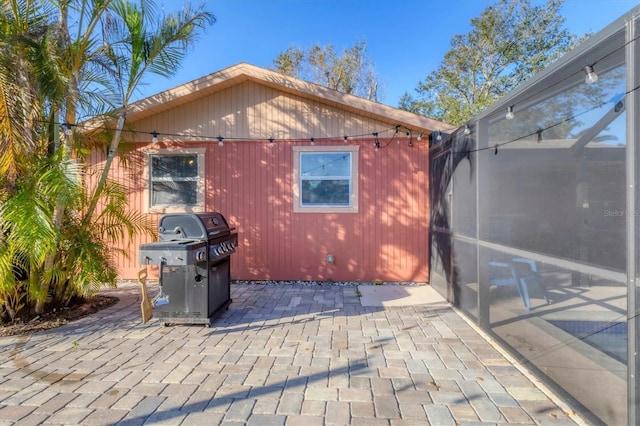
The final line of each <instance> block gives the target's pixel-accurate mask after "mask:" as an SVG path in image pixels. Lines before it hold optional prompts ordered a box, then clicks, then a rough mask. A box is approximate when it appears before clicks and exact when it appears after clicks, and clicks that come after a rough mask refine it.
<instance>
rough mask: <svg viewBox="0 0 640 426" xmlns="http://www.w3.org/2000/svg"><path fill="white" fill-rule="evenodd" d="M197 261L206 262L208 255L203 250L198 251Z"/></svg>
mask: <svg viewBox="0 0 640 426" xmlns="http://www.w3.org/2000/svg"><path fill="white" fill-rule="evenodd" d="M196 260H197V261H198V262H204V261H205V260H207V254H206V253H205V252H204V251H202V250H200V251H198V252H197V253H196Z"/></svg>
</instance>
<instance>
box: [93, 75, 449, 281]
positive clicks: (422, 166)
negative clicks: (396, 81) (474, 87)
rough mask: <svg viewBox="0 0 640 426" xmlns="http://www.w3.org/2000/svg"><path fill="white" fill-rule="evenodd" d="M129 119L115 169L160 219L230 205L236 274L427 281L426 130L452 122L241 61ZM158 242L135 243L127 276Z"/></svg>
mask: <svg viewBox="0 0 640 426" xmlns="http://www.w3.org/2000/svg"><path fill="white" fill-rule="evenodd" d="M127 125H128V126H129V127H128V129H129V131H128V132H125V133H124V135H123V142H129V143H128V144H126V146H128V147H129V148H130V149H131V151H130V152H128V153H127V154H126V155H125V156H124V158H126V159H127V161H126V164H123V163H122V162H120V161H119V160H118V159H116V161H115V162H114V165H113V167H112V175H111V177H112V179H115V180H118V181H120V182H121V183H122V184H124V185H126V186H127V187H128V188H129V192H130V205H131V206H132V208H135V209H137V210H139V211H141V212H143V213H145V214H149V215H152V219H153V220H154V221H156V223H157V220H158V219H159V218H160V216H161V215H162V214H163V213H168V212H201V211H217V212H221V213H222V214H223V215H224V216H225V218H226V219H227V221H228V222H229V223H230V225H231V226H235V227H236V228H237V231H238V234H239V239H238V250H237V252H236V253H235V254H234V255H233V256H232V263H231V276H232V278H233V279H239V280H324V281H378V280H379V281H391V282H403V281H413V282H427V281H428V277H429V246H428V230H429V206H428V195H429V142H428V141H429V140H430V138H431V136H432V133H433V134H435V133H436V132H438V131H442V130H445V129H446V128H447V127H449V126H447V125H446V124H444V123H441V122H438V121H435V120H432V119H429V118H426V117H422V116H419V115H415V114H412V113H409V112H406V111H402V110H398V109H395V108H391V107H388V106H385V105H382V104H379V103H374V102H370V101H367V100H364V99H361V98H358V97H355V96H351V95H346V94H342V93H339V92H336V91H334V90H330V89H327V88H324V87H321V86H318V85H315V84H311V83H307V82H304V81H301V80H297V79H294V78H290V77H286V76H284V75H281V74H279V73H276V72H273V71H269V70H265V69H262V68H258V67H255V66H252V65H248V64H244V63H242V64H238V65H235V66H232V67H230V68H227V69H224V70H222V71H218V72H215V73H213V74H209V75H207V76H205V77H202V78H200V79H198V80H194V81H191V82H189V83H186V84H183V85H181V86H178V87H176V88H173V89H171V90H168V91H166V92H162V93H159V94H157V95H154V96H151V97H148V98H146V99H143V100H141V101H139V102H136V103H135V104H133V105H132V106H131V109H130V112H129V114H128V115H127ZM93 160H94V162H95V163H96V165H97V167H100V166H101V164H100V163H101V162H103V161H104V158H102V157H101V156H100V155H99V154H95V157H94V158H93ZM149 241H152V239H151V238H150V237H146V236H145V237H143V238H142V239H139V240H136V241H129V242H127V244H128V247H130V256H129V258H120V259H118V265H119V268H120V271H121V273H120V277H121V278H124V279H127V278H134V277H135V276H136V272H137V271H138V270H139V269H140V267H141V265H140V264H139V263H138V246H139V245H140V244H141V243H145V242H149Z"/></svg>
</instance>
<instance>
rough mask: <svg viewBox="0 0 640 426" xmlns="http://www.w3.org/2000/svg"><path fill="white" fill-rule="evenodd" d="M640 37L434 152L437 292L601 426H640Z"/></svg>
mask: <svg viewBox="0 0 640 426" xmlns="http://www.w3.org/2000/svg"><path fill="white" fill-rule="evenodd" d="M639 26H640V7H637V8H635V9H633V10H632V11H630V12H629V13H628V14H627V15H625V16H624V17H622V18H620V19H619V20H617V21H616V22H614V23H613V24H611V25H610V26H608V27H606V28H605V29H604V30H603V31H601V32H600V33H598V34H596V35H595V36H593V37H591V38H590V39H588V40H587V41H585V42H584V43H582V44H581V45H580V46H579V47H578V48H577V49H575V50H574V51H572V52H570V53H569V54H567V55H566V56H565V57H564V58H562V59H561V60H559V61H558V62H556V63H554V64H553V65H552V66H550V67H549V68H548V69H546V70H545V71H543V72H542V73H540V74H539V75H538V76H536V77H535V78H533V79H532V80H530V81H528V82H527V83H525V84H523V85H522V86H520V87H519V88H517V89H516V90H515V91H513V92H512V93H511V94H509V95H508V96H507V97H505V98H504V99H502V100H501V101H500V102H498V103H497V104H495V105H494V106H492V107H491V108H489V109H487V110H486V111H484V112H483V113H481V114H480V115H478V116H477V117H474V119H473V120H471V121H470V122H469V123H468V125H466V126H463V127H461V128H460V129H458V130H457V131H456V132H454V133H453V134H451V135H450V136H449V137H446V138H443V139H442V141H436V140H434V141H433V143H432V146H431V168H430V173H431V194H430V196H431V209H432V211H431V230H430V240H431V277H430V282H431V284H432V285H433V286H434V287H435V288H436V290H438V291H439V292H440V293H442V294H443V295H444V296H446V297H447V298H448V299H449V300H450V301H452V302H453V303H454V304H455V305H456V306H458V307H459V308H460V309H461V310H462V311H463V312H464V313H465V314H466V315H468V316H469V317H471V318H472V319H473V321H475V322H476V323H477V324H479V325H480V326H481V327H483V328H484V329H485V330H487V331H488V332H490V333H491V335H493V336H494V337H496V338H497V339H498V340H499V341H500V342H501V343H502V344H503V345H504V347H505V348H507V349H508V350H509V351H510V352H511V353H512V354H513V355H514V356H515V357H516V358H517V359H518V360H519V361H520V362H521V363H522V364H523V365H524V366H525V367H526V368H528V369H530V370H531V371H533V372H534V373H535V374H537V375H538V376H539V377H540V378H541V379H542V380H543V381H544V382H545V383H546V384H547V385H548V386H549V387H550V388H552V389H553V390H554V391H556V392H557V393H559V394H560V395H561V396H562V397H564V398H565V399H566V400H567V401H568V402H569V403H570V404H571V405H573V406H574V407H575V408H576V411H577V412H579V413H580V414H581V415H583V417H585V418H586V419H587V420H588V421H589V423H593V424H640V414H639V409H638V408H639V404H638V400H639V396H638V393H639V390H638V389H639V385H640V380H639V377H640V376H639V375H638V372H639V371H638V370H639V368H638V354H637V353H638V346H639V342H638V340H639V339H638V331H637V330H638V326H639V324H638V315H637V312H638V306H640V305H639V304H638V302H639V294H640V293H639V291H638V286H639V285H640V279H639V277H638V275H639V272H640V265H639V263H640V262H639V260H640V244H639V236H640V230H639V228H640V214H639V212H640V205H639V198H640V197H639V196H638V195H639V194H638V191H637V190H636V188H638V187H639V185H640V130H639V125H640V114H638V111H639V110H638V105H639V102H640V98H639V92H640V91H639V90H638V89H639V88H640V67H639V65H640V41H639V40H638V37H640V28H639Z"/></svg>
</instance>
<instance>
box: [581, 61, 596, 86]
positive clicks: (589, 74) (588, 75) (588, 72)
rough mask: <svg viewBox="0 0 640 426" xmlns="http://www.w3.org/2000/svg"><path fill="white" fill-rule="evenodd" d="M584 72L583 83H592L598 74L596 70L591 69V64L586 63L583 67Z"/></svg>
mask: <svg viewBox="0 0 640 426" xmlns="http://www.w3.org/2000/svg"><path fill="white" fill-rule="evenodd" d="M584 72H585V76H584V82H585V83H587V84H593V83H595V82H596V81H598V74H596V72H595V71H594V70H593V66H591V65H587V66H586V67H584Z"/></svg>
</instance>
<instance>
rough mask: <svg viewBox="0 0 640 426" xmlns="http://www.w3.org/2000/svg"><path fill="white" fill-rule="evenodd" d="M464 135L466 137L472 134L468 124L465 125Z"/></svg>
mask: <svg viewBox="0 0 640 426" xmlns="http://www.w3.org/2000/svg"><path fill="white" fill-rule="evenodd" d="M464 134H465V135H470V134H471V128H470V127H469V125H468V124H465V125H464Z"/></svg>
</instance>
